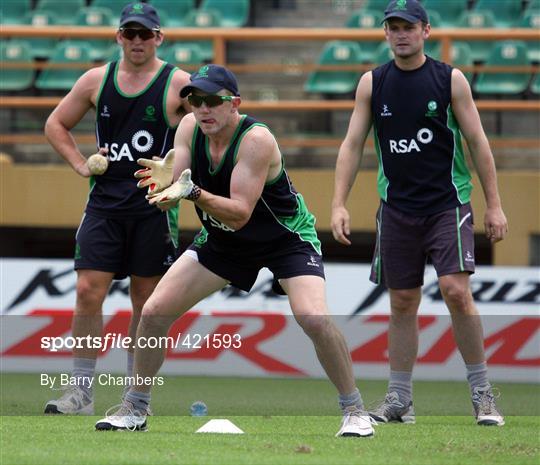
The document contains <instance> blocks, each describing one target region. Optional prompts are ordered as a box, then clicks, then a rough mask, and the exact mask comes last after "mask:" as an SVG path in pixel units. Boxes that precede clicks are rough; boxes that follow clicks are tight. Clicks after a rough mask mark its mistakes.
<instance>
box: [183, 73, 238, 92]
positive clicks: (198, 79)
mask: <svg viewBox="0 0 540 465" xmlns="http://www.w3.org/2000/svg"><path fill="white" fill-rule="evenodd" d="M189 80H190V81H191V84H188V85H187V86H185V87H184V88H183V89H182V90H181V91H180V97H182V98H184V97H187V96H188V95H189V94H191V92H193V89H198V90H202V91H203V92H206V93H208V94H215V93H217V92H219V91H220V90H221V89H227V90H228V91H231V92H232V93H233V95H235V96H237V97H238V96H239V95H240V92H238V83H237V82H236V76H235V75H234V74H233V73H232V72H231V71H229V70H228V69H227V68H225V67H223V66H220V65H204V66H202V67H201V68H199V71H196V72H195V73H193V74H192V75H191V76H190V78H189Z"/></svg>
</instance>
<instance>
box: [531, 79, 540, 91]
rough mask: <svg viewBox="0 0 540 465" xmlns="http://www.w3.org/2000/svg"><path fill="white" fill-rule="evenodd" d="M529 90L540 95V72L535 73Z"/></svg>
mask: <svg viewBox="0 0 540 465" xmlns="http://www.w3.org/2000/svg"><path fill="white" fill-rule="evenodd" d="M531 92H533V93H534V94H537V95H540V74H537V75H536V76H535V77H534V79H533V80H532V82H531Z"/></svg>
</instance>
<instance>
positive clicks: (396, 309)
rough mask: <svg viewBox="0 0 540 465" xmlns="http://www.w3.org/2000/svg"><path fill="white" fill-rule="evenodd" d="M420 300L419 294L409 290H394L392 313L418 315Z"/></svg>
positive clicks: (392, 294)
mask: <svg viewBox="0 0 540 465" xmlns="http://www.w3.org/2000/svg"><path fill="white" fill-rule="evenodd" d="M419 303H420V299H419V296H418V293H417V292H411V291H410V290H409V289H404V290H395V289H394V290H392V293H391V306H392V313H397V314H399V315H416V313H417V311H418V305H419Z"/></svg>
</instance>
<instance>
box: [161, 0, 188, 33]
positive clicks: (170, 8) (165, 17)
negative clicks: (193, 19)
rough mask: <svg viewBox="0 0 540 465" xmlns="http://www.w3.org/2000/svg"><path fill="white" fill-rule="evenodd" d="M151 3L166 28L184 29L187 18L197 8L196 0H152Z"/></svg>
mask: <svg viewBox="0 0 540 465" xmlns="http://www.w3.org/2000/svg"><path fill="white" fill-rule="evenodd" d="M150 3H151V4H152V5H153V6H154V8H155V9H156V10H157V11H158V14H159V17H160V19H161V24H162V25H163V26H166V27H184V26H185V25H186V20H185V17H186V16H187V14H188V13H189V12H190V11H191V10H193V9H194V8H195V0H151V2H150Z"/></svg>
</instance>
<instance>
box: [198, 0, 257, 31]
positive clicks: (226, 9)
mask: <svg viewBox="0 0 540 465" xmlns="http://www.w3.org/2000/svg"><path fill="white" fill-rule="evenodd" d="M249 1H250V0H227V1H226V2H224V1H223V0H202V3H201V6H200V9H201V10H202V11H208V10H213V11H217V12H218V13H219V14H220V18H221V26H223V27H242V26H245V25H246V24H247V22H248V19H249Z"/></svg>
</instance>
